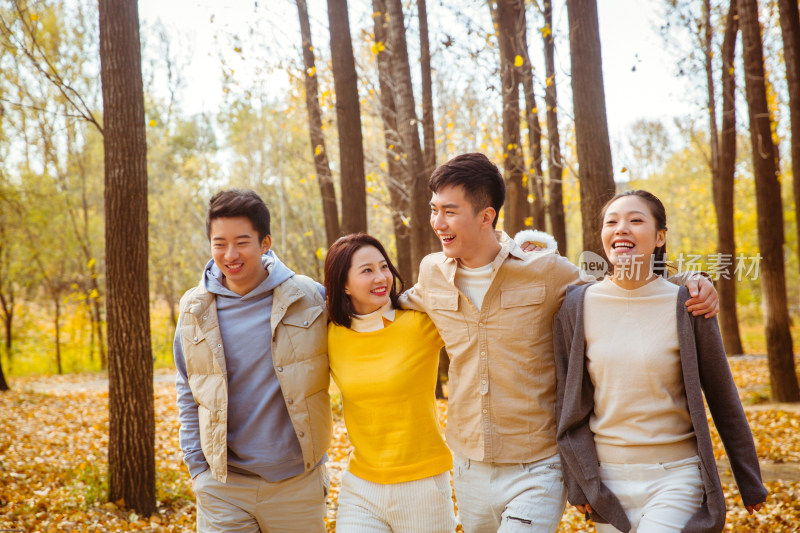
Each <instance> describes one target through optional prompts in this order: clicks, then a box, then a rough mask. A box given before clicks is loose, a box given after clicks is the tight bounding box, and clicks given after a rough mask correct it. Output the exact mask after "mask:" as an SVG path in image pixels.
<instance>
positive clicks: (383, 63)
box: [372, 0, 435, 283]
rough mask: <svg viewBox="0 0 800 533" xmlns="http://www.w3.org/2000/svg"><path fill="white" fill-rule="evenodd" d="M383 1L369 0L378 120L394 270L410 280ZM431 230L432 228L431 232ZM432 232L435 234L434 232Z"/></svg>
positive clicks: (403, 178)
mask: <svg viewBox="0 0 800 533" xmlns="http://www.w3.org/2000/svg"><path fill="white" fill-rule="evenodd" d="M387 18H388V16H387V13H386V2H385V1H384V0H372V19H373V24H374V26H373V28H374V37H375V48H374V49H375V52H376V53H377V58H378V85H379V89H380V96H381V98H380V102H381V121H382V122H383V142H384V147H385V150H386V170H387V174H388V180H387V188H388V189H389V199H390V200H391V202H392V227H393V229H394V240H395V248H396V249H397V270H398V271H399V272H400V275H401V276H402V277H403V279H404V280H406V281H407V282H409V283H410V282H411V281H412V279H413V278H412V272H413V268H412V266H411V235H410V233H409V227H408V224H407V223H406V222H405V220H407V217H408V210H409V195H408V190H409V185H410V183H409V175H408V173H407V172H406V171H405V169H404V168H403V165H402V164H401V162H400V152H401V145H402V141H401V140H400V134H399V132H398V131H397V110H396V108H395V103H394V95H393V92H392V86H393V82H392V67H391V64H390V58H389V53H388V51H387V48H391V44H390V43H389V31H388V28H387V24H388V22H387ZM431 233H433V232H431ZM434 236H435V234H434Z"/></svg>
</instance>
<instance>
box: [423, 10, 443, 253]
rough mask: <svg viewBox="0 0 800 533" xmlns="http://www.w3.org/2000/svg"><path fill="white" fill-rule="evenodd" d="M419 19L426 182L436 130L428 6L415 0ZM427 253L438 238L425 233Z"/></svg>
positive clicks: (431, 168)
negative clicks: (426, 236) (426, 235)
mask: <svg viewBox="0 0 800 533" xmlns="http://www.w3.org/2000/svg"><path fill="white" fill-rule="evenodd" d="M417 16H418V17H419V64H420V70H421V73H422V137H423V147H424V149H423V151H422V157H423V160H424V161H425V179H426V180H428V179H430V177H431V174H433V171H434V170H436V133H435V132H436V128H435V127H434V117H433V81H432V79H431V78H432V76H431V47H430V42H429V39H428V6H427V2H426V1H425V0H417ZM426 233H427V234H428V252H434V251H436V250H438V249H439V247H440V246H441V244H440V243H439V237H438V236H437V235H436V233H434V232H433V231H427V232H426Z"/></svg>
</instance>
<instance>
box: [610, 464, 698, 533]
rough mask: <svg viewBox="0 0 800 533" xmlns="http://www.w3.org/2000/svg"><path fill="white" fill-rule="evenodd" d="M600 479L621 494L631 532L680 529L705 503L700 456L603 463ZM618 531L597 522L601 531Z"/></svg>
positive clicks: (640, 532) (658, 532)
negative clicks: (641, 462)
mask: <svg viewBox="0 0 800 533" xmlns="http://www.w3.org/2000/svg"><path fill="white" fill-rule="evenodd" d="M600 479H602V480H603V483H605V485H606V486H607V487H608V488H609V490H610V491H611V492H613V493H614V495H615V496H616V497H617V498H619V501H620V502H621V503H622V508H623V509H625V514H626V515H627V516H628V520H630V522H631V527H632V529H631V532H632V533H633V532H636V533H673V532H680V531H681V530H682V529H683V528H684V526H685V525H686V524H687V523H688V522H689V519H690V518H691V517H692V515H693V514H694V513H695V512H696V511H697V510H698V509H700V506H701V505H702V503H703V492H704V491H703V479H702V477H701V476H700V459H699V458H698V457H697V456H695V457H692V458H689V459H681V460H679V461H672V462H669V463H658V464H619V463H600ZM617 531H619V530H618V529H617V528H615V527H614V526H612V525H610V524H597V532H598V533H615V532H617Z"/></svg>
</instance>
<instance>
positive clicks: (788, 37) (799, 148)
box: [778, 0, 800, 254]
mask: <svg viewBox="0 0 800 533" xmlns="http://www.w3.org/2000/svg"><path fill="white" fill-rule="evenodd" d="M778 10H779V13H780V22H781V35H782V36H783V57H784V62H785V63H786V85H788V87H789V118H790V122H791V131H792V140H791V155H792V183H793V187H794V188H793V191H794V205H795V212H796V213H798V214H800V13H799V12H798V9H797V2H796V1H793V0H778ZM795 218H797V224H795V227H796V231H797V238H798V242H800V217H795ZM797 251H798V254H800V246H799V247H798V249H797Z"/></svg>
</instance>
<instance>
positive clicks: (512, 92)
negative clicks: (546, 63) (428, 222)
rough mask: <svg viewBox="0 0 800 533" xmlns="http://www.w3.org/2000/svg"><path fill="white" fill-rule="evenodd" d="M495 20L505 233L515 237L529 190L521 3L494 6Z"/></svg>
mask: <svg viewBox="0 0 800 533" xmlns="http://www.w3.org/2000/svg"><path fill="white" fill-rule="evenodd" d="M489 7H490V9H491V11H492V18H493V20H494V22H495V25H496V26H497V41H498V43H499V45H500V46H499V48H500V85H501V90H502V98H503V162H504V170H505V180H506V202H505V209H504V215H503V229H504V230H505V232H506V233H508V234H509V235H512V236H513V235H514V234H515V233H516V232H518V231H519V230H521V229H522V228H523V227H524V225H525V216H526V214H527V211H528V209H527V206H528V205H527V204H528V189H527V187H524V186H523V185H522V177H523V175H524V173H525V157H524V155H523V153H522V146H521V144H520V142H521V140H520V131H519V82H520V75H519V72H518V70H517V67H516V66H515V65H514V62H515V59H516V56H517V55H518V54H517V52H518V51H519V50H518V46H517V25H518V21H519V19H520V16H521V15H520V11H521V9H522V6H521V3H520V2H519V1H518V0H496V1H495V2H490V4H489Z"/></svg>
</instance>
